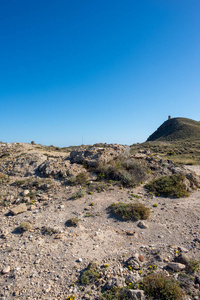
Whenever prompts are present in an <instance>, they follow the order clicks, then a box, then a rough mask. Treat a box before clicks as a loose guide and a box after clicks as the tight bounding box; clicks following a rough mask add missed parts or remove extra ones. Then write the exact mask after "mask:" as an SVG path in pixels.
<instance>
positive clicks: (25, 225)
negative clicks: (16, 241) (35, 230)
mask: <svg viewBox="0 0 200 300" xmlns="http://www.w3.org/2000/svg"><path fill="white" fill-rule="evenodd" d="M29 229H31V226H30V224H29V223H28V222H23V223H21V224H20V225H19V227H18V230H19V231H20V232H22V233H23V232H25V231H29Z"/></svg>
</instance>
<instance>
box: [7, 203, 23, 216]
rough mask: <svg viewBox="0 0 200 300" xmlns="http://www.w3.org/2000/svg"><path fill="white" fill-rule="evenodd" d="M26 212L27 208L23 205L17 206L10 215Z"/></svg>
mask: <svg viewBox="0 0 200 300" xmlns="http://www.w3.org/2000/svg"><path fill="white" fill-rule="evenodd" d="M25 211H27V206H26V204H25V203H22V204H19V205H17V206H15V207H14V208H12V209H11V210H10V212H11V214H12V215H18V214H21V213H23V212H25Z"/></svg>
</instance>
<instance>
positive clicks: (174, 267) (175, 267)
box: [167, 262, 185, 271]
mask: <svg viewBox="0 0 200 300" xmlns="http://www.w3.org/2000/svg"><path fill="white" fill-rule="evenodd" d="M167 266H168V267H169V268H170V269H172V270H174V271H181V270H184V269H185V265H183V264H180V263H176V262H170V263H168V265H167Z"/></svg>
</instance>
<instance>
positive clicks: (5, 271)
mask: <svg viewBox="0 0 200 300" xmlns="http://www.w3.org/2000/svg"><path fill="white" fill-rule="evenodd" d="M9 272H10V266H6V267H5V268H4V269H3V270H2V271H1V273H2V274H8V273H9Z"/></svg>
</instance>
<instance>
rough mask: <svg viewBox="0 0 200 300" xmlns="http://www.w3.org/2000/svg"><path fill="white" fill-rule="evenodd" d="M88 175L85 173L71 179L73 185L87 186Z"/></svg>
mask: <svg viewBox="0 0 200 300" xmlns="http://www.w3.org/2000/svg"><path fill="white" fill-rule="evenodd" d="M87 179H88V178H87V175H86V174H85V173H83V172H81V173H79V174H78V175H76V176H73V177H71V178H70V179H69V182H70V184H71V185H85V184H86V182H87Z"/></svg>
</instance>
